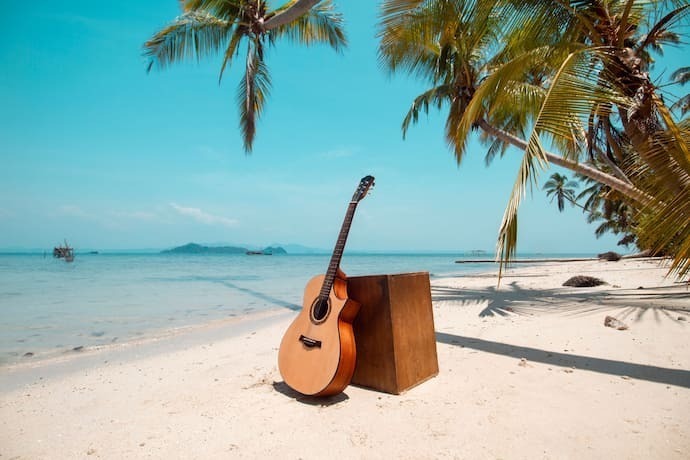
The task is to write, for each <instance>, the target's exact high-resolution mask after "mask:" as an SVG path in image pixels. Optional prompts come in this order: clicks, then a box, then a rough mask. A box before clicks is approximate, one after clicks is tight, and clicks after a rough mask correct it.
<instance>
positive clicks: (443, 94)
mask: <svg viewBox="0 0 690 460" xmlns="http://www.w3.org/2000/svg"><path fill="white" fill-rule="evenodd" d="M451 91H452V88H451V87H450V86H449V85H441V86H437V87H435V88H431V89H430V90H427V91H425V92H424V93H422V94H420V95H419V96H417V97H416V98H415V99H414V101H412V105H411V106H410V109H409V110H408V111H407V114H406V115H405V118H404V119H403V122H402V134H403V139H404V138H405V136H406V135H407V130H408V128H409V127H410V124H411V123H417V120H418V119H419V113H420V112H424V113H426V114H428V113H429V106H430V105H434V106H436V107H437V108H441V105H442V104H443V102H445V101H446V100H448V99H449V95H450V94H451Z"/></svg>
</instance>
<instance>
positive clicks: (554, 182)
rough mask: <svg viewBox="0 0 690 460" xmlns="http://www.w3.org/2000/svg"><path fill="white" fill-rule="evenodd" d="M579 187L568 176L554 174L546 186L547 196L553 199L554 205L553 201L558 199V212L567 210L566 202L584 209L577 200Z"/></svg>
mask: <svg viewBox="0 0 690 460" xmlns="http://www.w3.org/2000/svg"><path fill="white" fill-rule="evenodd" d="M577 185H578V184H577V182H576V181H574V180H570V179H568V176H566V175H563V174H559V173H553V174H551V178H550V179H549V180H548V181H546V183H545V184H544V190H546V196H547V197H549V196H550V197H551V202H552V203H553V200H554V199H556V204H557V205H558V211H560V212H563V210H564V209H565V202H566V200H567V201H568V202H569V203H570V204H572V205H574V206H578V207H580V208H582V206H581V205H580V204H578V203H577V201H576V199H575V188H576V187H577ZM583 209H584V208H583Z"/></svg>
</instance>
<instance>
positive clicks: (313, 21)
mask: <svg viewBox="0 0 690 460" xmlns="http://www.w3.org/2000/svg"><path fill="white" fill-rule="evenodd" d="M291 3H294V1H293V2H290V4H291ZM290 4H288V5H290ZM343 26H344V21H343V16H342V14H340V13H338V12H337V11H336V10H335V7H334V6H333V2H332V1H331V0H324V1H322V2H320V3H318V4H317V5H316V6H314V7H312V8H311V9H310V10H309V11H308V12H307V13H306V14H304V15H302V16H300V17H299V18H297V19H296V20H294V21H292V22H290V23H287V24H284V25H282V26H278V27H276V28H274V29H271V31H270V34H271V35H272V36H275V37H276V38H282V37H285V38H288V39H290V40H293V41H295V42H298V43H302V44H305V45H311V44H314V43H328V44H329V45H330V46H331V48H333V49H334V50H336V51H342V50H343V49H344V48H345V47H346V46H347V38H346V36H345V29H344V27H343Z"/></svg>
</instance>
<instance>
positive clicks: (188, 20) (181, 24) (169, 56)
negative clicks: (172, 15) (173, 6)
mask: <svg viewBox="0 0 690 460" xmlns="http://www.w3.org/2000/svg"><path fill="white" fill-rule="evenodd" d="M231 27H232V23H231V22H228V21H225V20H223V19H220V18H217V17H215V16H213V15H211V14H209V13H206V12H203V11H188V12H185V13H184V14H182V15H181V16H178V17H177V18H176V19H175V20H174V21H173V22H172V23H171V24H170V25H168V26H167V27H165V28H164V29H163V30H161V31H160V32H158V33H156V34H155V35H154V36H153V37H152V38H151V39H150V40H149V41H147V42H146V43H145V44H144V55H145V56H147V57H148V58H149V59H150V61H149V65H148V66H147V69H146V70H147V72H150V71H151V69H152V68H153V67H154V65H155V66H157V67H159V68H161V69H163V68H165V67H167V66H168V65H170V64H171V63H173V62H177V61H181V60H183V59H188V58H194V59H197V60H199V59H201V58H202V57H206V56H208V55H210V54H212V53H215V52H217V51H218V50H219V49H220V48H221V47H222V45H223V44H224V43H225V42H226V41H227V39H228V33H229V31H230V30H231Z"/></svg>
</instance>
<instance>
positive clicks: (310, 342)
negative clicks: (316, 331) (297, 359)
mask: <svg viewBox="0 0 690 460" xmlns="http://www.w3.org/2000/svg"><path fill="white" fill-rule="evenodd" d="M299 341H300V342H302V343H303V344H304V346H305V347H307V348H314V347H316V348H321V341H320V340H315V339H311V338H309V337H307V336H305V335H300V336H299Z"/></svg>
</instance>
